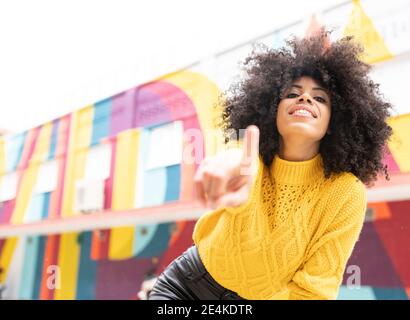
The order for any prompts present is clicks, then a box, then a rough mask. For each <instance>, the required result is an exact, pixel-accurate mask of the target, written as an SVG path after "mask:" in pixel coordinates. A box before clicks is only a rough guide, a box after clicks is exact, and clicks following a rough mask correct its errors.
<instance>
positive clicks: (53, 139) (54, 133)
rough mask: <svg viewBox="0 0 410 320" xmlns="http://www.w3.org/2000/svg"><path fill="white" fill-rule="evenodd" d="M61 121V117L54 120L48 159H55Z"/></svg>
mask: <svg viewBox="0 0 410 320" xmlns="http://www.w3.org/2000/svg"><path fill="white" fill-rule="evenodd" d="M59 123H60V120H59V119H56V120H54V121H53V128H52V130H51V138H50V147H49V150H48V155H47V158H46V159H47V160H51V159H54V158H55V155H56V150H57V141H58V127H59Z"/></svg>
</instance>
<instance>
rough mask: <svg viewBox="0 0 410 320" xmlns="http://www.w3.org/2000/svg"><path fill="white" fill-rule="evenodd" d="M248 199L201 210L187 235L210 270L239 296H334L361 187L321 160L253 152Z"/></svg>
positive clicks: (359, 220)
mask: <svg viewBox="0 0 410 320" xmlns="http://www.w3.org/2000/svg"><path fill="white" fill-rule="evenodd" d="M258 165H259V167H258V174H257V176H256V177H255V180H254V182H253V184H252V188H251V191H250V195H249V198H248V201H247V202H246V203H244V204H242V205H240V206H238V207H225V208H219V209H217V210H213V211H210V212H207V213H205V214H204V215H203V216H202V217H201V218H200V219H199V220H198V221H197V223H196V225H195V229H194V233H193V240H194V242H195V244H196V246H197V247H198V251H199V255H200V257H201V259H202V261H203V263H204V265H205V267H206V269H207V270H208V272H209V273H210V275H211V276H212V277H213V278H214V279H215V280H216V281H217V282H218V283H219V284H221V285H222V286H224V287H225V288H228V289H230V290H232V291H235V292H236V293H237V294H239V295H240V296H242V297H243V298H245V299H264V300H265V299H336V298H337V294H338V290H339V287H340V285H341V282H342V279H343V273H344V270H345V267H346V263H347V261H348V259H349V257H350V255H351V253H352V251H353V248H354V245H355V243H356V241H357V240H358V238H359V234H360V231H361V229H362V227H363V222H364V216H365V210H366V188H365V186H364V184H363V183H362V182H361V181H359V180H358V179H357V178H356V176H354V175H353V174H351V173H347V172H346V173H340V174H336V175H332V176H331V177H330V178H328V179H326V178H325V177H324V173H323V159H322V157H321V155H320V154H318V155H316V156H315V157H314V158H312V159H310V160H307V161H302V162H293V161H286V160H283V159H281V158H280V157H279V156H277V155H276V156H275V158H274V160H273V162H272V165H271V166H270V167H268V166H266V165H264V163H263V162H262V158H261V157H259V164H258Z"/></svg>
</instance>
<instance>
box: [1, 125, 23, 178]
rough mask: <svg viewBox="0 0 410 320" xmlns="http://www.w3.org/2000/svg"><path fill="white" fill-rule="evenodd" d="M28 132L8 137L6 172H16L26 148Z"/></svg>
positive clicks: (6, 143) (6, 144)
mask: <svg viewBox="0 0 410 320" xmlns="http://www.w3.org/2000/svg"><path fill="white" fill-rule="evenodd" d="M26 136H27V132H23V133H19V134H15V135H12V136H8V137H6V139H5V158H6V159H5V162H6V163H5V166H6V171H7V172H11V171H14V170H16V167H17V165H18V163H19V161H20V158H21V154H22V152H23V148H24V142H25V139H26Z"/></svg>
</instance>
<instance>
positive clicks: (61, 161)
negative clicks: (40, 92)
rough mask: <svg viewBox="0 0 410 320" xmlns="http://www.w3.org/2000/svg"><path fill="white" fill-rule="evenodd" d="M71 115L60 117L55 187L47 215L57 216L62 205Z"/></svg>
mask: <svg viewBox="0 0 410 320" xmlns="http://www.w3.org/2000/svg"><path fill="white" fill-rule="evenodd" d="M70 123H71V115H68V116H65V117H63V118H60V121H59V126H58V135H57V145H56V151H55V158H56V161H57V165H58V177H57V188H56V190H54V191H53V192H52V193H51V195H50V205H49V206H50V208H49V217H50V218H54V217H59V216H60V215H61V207H62V205H63V194H64V176H65V170H66V164H67V157H68V155H67V150H68V143H69V132H70Z"/></svg>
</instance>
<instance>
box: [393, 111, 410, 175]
mask: <svg viewBox="0 0 410 320" xmlns="http://www.w3.org/2000/svg"><path fill="white" fill-rule="evenodd" d="M387 122H388V124H389V125H390V126H391V127H392V129H393V136H392V138H391V139H389V141H388V145H389V150H390V152H391V153H392V155H393V157H394V160H396V163H397V165H398V166H399V168H400V171H401V172H410V161H409V157H410V142H409V138H408V137H409V136H410V126H409V124H410V114H406V115H401V116H398V117H394V118H390V119H389V120H388V121H387Z"/></svg>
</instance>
